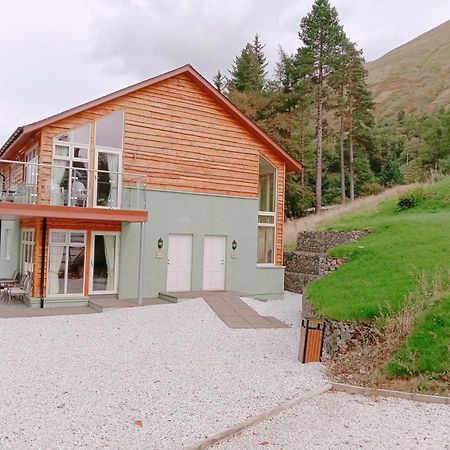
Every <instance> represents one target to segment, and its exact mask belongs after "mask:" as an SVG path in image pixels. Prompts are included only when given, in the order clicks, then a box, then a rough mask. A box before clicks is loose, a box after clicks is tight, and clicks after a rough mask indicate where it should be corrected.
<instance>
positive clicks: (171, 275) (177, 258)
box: [167, 234, 192, 292]
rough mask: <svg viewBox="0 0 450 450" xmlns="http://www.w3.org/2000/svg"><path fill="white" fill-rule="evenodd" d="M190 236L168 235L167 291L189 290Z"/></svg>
mask: <svg viewBox="0 0 450 450" xmlns="http://www.w3.org/2000/svg"><path fill="white" fill-rule="evenodd" d="M191 265H192V236H191V235H187V234H171V235H169V250H168V260H167V291H168V292H181V291H190V290H191Z"/></svg>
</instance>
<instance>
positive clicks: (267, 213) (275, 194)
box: [256, 154, 278, 267]
mask: <svg viewBox="0 0 450 450" xmlns="http://www.w3.org/2000/svg"><path fill="white" fill-rule="evenodd" d="M259 157H260V158H262V159H264V160H265V161H266V162H267V163H268V164H270V165H271V166H272V167H273V169H274V172H273V209H274V211H273V212H272V211H259V201H260V198H259V178H260V174H259V172H258V227H257V233H256V239H257V241H256V243H257V245H256V249H257V250H256V251H257V252H258V245H259V228H260V227H261V228H273V230H274V231H273V262H271V263H260V262H258V254H257V255H256V263H257V264H256V265H257V267H273V266H275V265H276V250H277V206H278V202H277V198H278V169H277V167H276V166H275V165H274V164H272V162H270V161H269V160H268V159H267V158H265V157H264V156H263V155H261V154H260V155H259ZM258 164H259V163H258ZM260 217H272V218H273V223H264V222H260V221H259V218H260Z"/></svg>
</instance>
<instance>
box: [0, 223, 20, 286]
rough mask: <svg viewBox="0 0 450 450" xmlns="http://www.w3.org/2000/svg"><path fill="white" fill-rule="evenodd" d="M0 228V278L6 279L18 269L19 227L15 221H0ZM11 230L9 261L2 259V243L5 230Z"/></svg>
mask: <svg viewBox="0 0 450 450" xmlns="http://www.w3.org/2000/svg"><path fill="white" fill-rule="evenodd" d="M0 226H1V238H0V278H7V277H10V276H11V275H12V273H13V272H14V271H15V270H16V269H18V261H19V253H20V252H19V250H20V247H19V243H20V240H19V235H20V227H19V221H18V220H17V221H15V220H2V221H1V222H0ZM7 229H9V230H11V254H10V258H9V260H7V259H5V258H4V243H5V237H6V230H7Z"/></svg>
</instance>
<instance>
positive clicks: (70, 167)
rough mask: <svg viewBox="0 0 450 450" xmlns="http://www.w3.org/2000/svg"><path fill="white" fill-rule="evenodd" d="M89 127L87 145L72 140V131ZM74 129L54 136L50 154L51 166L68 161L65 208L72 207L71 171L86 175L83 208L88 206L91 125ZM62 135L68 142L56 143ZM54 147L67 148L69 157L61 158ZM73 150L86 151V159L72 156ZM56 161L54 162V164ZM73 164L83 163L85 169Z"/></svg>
mask: <svg viewBox="0 0 450 450" xmlns="http://www.w3.org/2000/svg"><path fill="white" fill-rule="evenodd" d="M86 125H89V143H88V144H81V143H79V142H75V141H74V140H73V131H74V130H77V129H78V128H81V127H83V126H86ZM78 128H75V129H73V130H70V131H67V132H65V133H60V134H58V135H57V136H55V137H54V138H53V154H52V164H53V165H58V162H57V161H58V160H60V161H68V163H69V164H68V166H67V167H66V169H67V170H68V171H69V182H68V185H67V192H68V194H67V195H68V199H67V206H72V200H73V199H72V195H71V192H72V179H73V171H74V170H77V169H78V170H85V171H86V173H87V181H86V184H87V186H86V191H87V193H88V198H87V202H86V205H85V206H88V203H89V197H90V196H89V183H90V178H91V174H90V170H89V169H90V153H91V140H92V124H91V123H88V124H84V125H81V126H80V127H78ZM64 134H68V135H69V140H68V141H58V139H57V138H58V137H59V136H61V135H64ZM56 146H60V147H68V148H69V156H61V155H57V154H56ZM75 148H80V149H86V150H87V154H86V158H78V157H75V156H74V151H75ZM55 161H56V162H55ZM74 162H81V163H85V164H86V167H84V168H82V167H74V166H73V163H74ZM51 182H53V170H52V178H51Z"/></svg>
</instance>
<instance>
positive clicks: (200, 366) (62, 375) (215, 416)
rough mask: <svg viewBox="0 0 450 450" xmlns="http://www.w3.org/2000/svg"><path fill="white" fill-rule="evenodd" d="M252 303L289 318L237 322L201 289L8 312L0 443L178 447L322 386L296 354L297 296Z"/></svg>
mask: <svg viewBox="0 0 450 450" xmlns="http://www.w3.org/2000/svg"><path fill="white" fill-rule="evenodd" d="M246 302H247V303H248V304H249V305H250V306H252V307H253V308H254V309H256V310H257V311H258V312H259V313H260V314H261V315H267V316H275V317H276V318H277V319H280V320H282V321H284V322H285V323H288V324H290V325H292V328H283V329H251V330H248V329H247V330H245V329H244V330H236V329H230V328H228V327H227V326H226V325H225V324H224V323H223V322H222V321H221V320H220V319H218V318H217V317H216V315H215V314H214V313H213V311H212V310H211V309H210V308H209V306H207V305H206V303H205V302H204V301H203V300H201V299H194V300H187V301H183V302H181V303H178V304H171V305H155V306H148V307H142V308H126V309H125V308H124V309H120V310H114V311H110V312H105V313H102V314H92V315H79V316H55V317H38V318H37V317H35V318H21V319H0V342H1V343H2V344H1V345H2V351H1V359H0V380H1V383H0V448H1V449H15V450H22V449H27V450H28V449H46V450H47V449H48V450H50V449H73V448H80V447H84V448H89V449H97V448H114V449H143V448H146V449H178V448H183V447H185V446H188V445H191V444H193V443H194V442H196V441H198V440H199V439H203V438H205V437H206V436H211V435H212V434H215V433H217V432H220V431H222V430H224V429H226V428H228V427H230V426H233V425H235V424H236V423H239V422H241V421H243V420H245V419H247V418H248V417H250V416H253V415H255V414H259V413H261V412H263V411H265V410H266V409H269V408H272V407H274V406H276V405H278V404H279V403H282V402H283V401H286V400H289V399H291V398H294V397H297V396H299V395H300V394H302V393H304V392H306V391H307V390H310V389H315V388H318V387H320V386H323V385H325V384H326V380H325V378H324V375H323V373H324V368H323V366H322V365H321V364H308V365H302V364H300V363H299V361H298V360H297V353H298V342H299V326H300V324H299V316H300V314H299V309H300V305H301V296H299V295H292V294H290V295H287V296H286V298H285V299H284V300H282V301H280V300H274V301H269V302H267V303H263V302H258V301H255V300H246Z"/></svg>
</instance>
